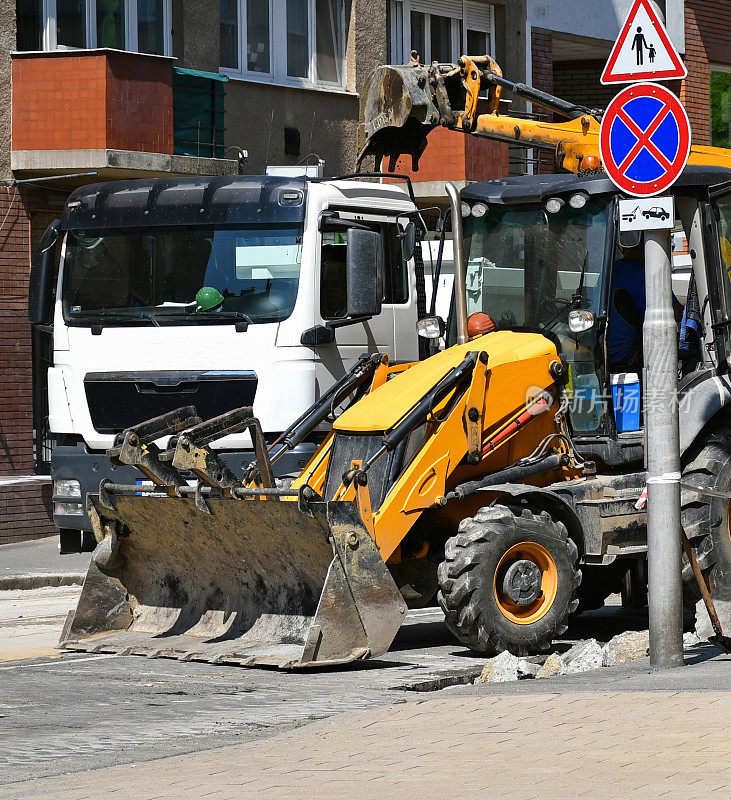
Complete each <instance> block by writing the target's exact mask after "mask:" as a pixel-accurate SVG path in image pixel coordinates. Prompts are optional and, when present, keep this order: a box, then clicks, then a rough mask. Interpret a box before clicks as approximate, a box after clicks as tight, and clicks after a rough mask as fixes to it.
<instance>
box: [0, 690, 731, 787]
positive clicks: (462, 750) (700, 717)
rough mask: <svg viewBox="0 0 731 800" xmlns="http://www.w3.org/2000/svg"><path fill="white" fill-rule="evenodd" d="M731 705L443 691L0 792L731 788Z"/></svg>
mask: <svg viewBox="0 0 731 800" xmlns="http://www.w3.org/2000/svg"><path fill="white" fill-rule="evenodd" d="M730 716H731V695H730V694H729V693H728V692H713V691H708V692H693V691H687V692H662V691H660V692H649V691H648V692H592V693H587V692H579V693H560V694H559V693H531V694H530V695H512V696H510V695H502V696H495V695H490V694H485V695H482V696H468V697H459V696H439V697H436V698H433V699H431V698H430V699H426V700H423V701H421V702H419V701H412V702H408V703H406V704H402V705H397V706H391V707H387V708H382V709H379V710H369V711H356V712H352V713H347V714H341V715H338V716H336V717H333V718H330V719H328V720H323V721H320V722H316V723H313V724H311V725H308V726H307V727H306V728H303V729H299V730H294V731H289V732H287V733H283V734H280V735H278V736H276V737H273V738H270V739H266V740H264V741H259V742H251V743H248V744H244V745H242V746H238V747H222V748H216V749H213V750H208V751H205V752H201V753H196V754H190V755H185V756H175V757H172V758H165V759H160V760H157V761H152V762H147V763H143V764H128V765H125V766H119V767H113V768H110V769H105V770H94V771H91V772H86V773H83V774H74V775H68V776H58V777H56V778H52V779H43V780H34V781H29V782H24V783H19V784H13V785H12V786H8V787H7V788H6V789H5V790H2V789H0V797H2V798H3V800H5V798H8V800H10V798H12V800H25V799H26V798H33V800H39V798H46V797H48V798H50V797H53V798H55V800H84V798H102V797H108V796H110V795H113V794H116V793H119V794H120V795H123V796H124V797H125V798H126V800H153V798H173V797H174V798H202V797H210V798H220V799H221V800H223V798H231V799H232V800H233V799H234V798H235V800H241V798H247V799H248V798H277V800H287V799H288V798H293V799H294V798H298V799H299V798H303V799H304V798H322V799H323V800H327V799H328V798H333V799H334V798H382V797H384V796H386V795H387V796H388V797H389V798H391V800H395V799H396V798H413V797H419V798H420V800H429V799H430V798H435V800H436V799H437V798H439V799H440V800H442V799H443V798H452V797H467V796H468V795H471V794H473V793H478V795H477V796H479V797H497V796H500V797H502V796H509V797H510V798H511V800H523V798H525V799H526V800H527V799H528V798H541V800H546V798H561V800H564V799H565V798H602V800H610V798H617V799H619V798H621V800H632V798H638V799H641V800H648V798H684V800H694V798H698V800H701V799H702V800H709V798H714V797H719V798H722V797H728V794H729V786H731V737H729V717H730Z"/></svg>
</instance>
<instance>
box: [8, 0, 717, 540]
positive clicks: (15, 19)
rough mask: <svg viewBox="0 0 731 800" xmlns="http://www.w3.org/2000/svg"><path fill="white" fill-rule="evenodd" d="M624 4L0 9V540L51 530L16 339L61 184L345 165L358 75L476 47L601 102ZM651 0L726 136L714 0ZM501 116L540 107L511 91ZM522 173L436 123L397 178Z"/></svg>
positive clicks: (511, 67)
mask: <svg viewBox="0 0 731 800" xmlns="http://www.w3.org/2000/svg"><path fill="white" fill-rule="evenodd" d="M630 3H631V0H586V1H585V2H582V3H578V4H577V3H576V2H573V1H572V0H543V1H541V0H493V1H492V2H487V1H486V0H6V2H3V3H0V288H2V293H0V369H2V377H3V380H2V381H0V543H4V542H8V541H13V540H16V539H25V538H32V537H35V536H42V535H48V534H51V533H53V532H54V529H53V525H52V522H51V494H50V486H49V485H48V483H44V482H43V480H42V476H44V475H47V474H48V468H49V454H50V447H51V446H52V444H53V442H52V441H51V439H50V436H49V435H48V428H47V408H46V405H45V399H44V398H45V370H46V368H47V365H48V363H49V359H50V357H51V353H50V334H49V331H48V330H35V331H32V330H31V328H30V326H29V325H28V323H27V314H26V308H27V295H28V278H29V269H30V259H31V252H32V249H33V246H34V244H35V243H36V242H37V241H38V239H39V238H40V236H41V235H42V233H43V231H44V230H45V229H46V227H47V225H48V224H49V223H50V222H51V221H52V220H53V219H54V218H57V217H58V216H59V214H60V212H61V209H62V207H63V204H64V201H65V199H66V197H67V196H68V193H69V192H70V191H71V190H72V189H73V188H75V187H76V186H78V185H80V184H83V183H91V182H95V181H98V180H115V179H120V178H128V177H135V176H139V177H145V176H148V177H149V176H166V175H167V176H169V175H185V174H193V175H195V174H222V175H225V174H236V173H237V172H245V173H250V174H257V173H261V172H262V171H263V170H264V168H265V166H266V165H267V164H285V165H296V164H301V163H305V162H308V160H309V163H312V162H313V161H314V160H315V159H317V158H320V159H323V160H324V164H325V166H324V170H325V174H326V175H336V174H342V173H345V172H349V171H351V170H352V169H353V167H354V164H355V161H356V157H357V153H358V150H359V146H360V145H361V144H362V142H361V141H360V139H359V113H360V92H361V91H362V88H363V85H364V83H365V81H366V79H367V77H368V75H369V74H370V72H371V70H372V69H373V68H374V67H375V66H377V65H378V64H382V63H387V62H405V61H406V60H407V59H408V57H409V54H410V53H411V51H416V52H417V53H418V54H419V56H420V58H421V59H422V61H431V60H438V61H454V60H455V59H456V58H457V57H458V56H459V55H460V53H461V52H468V53H471V54H478V53H484V52H487V53H489V54H491V55H493V56H494V57H495V58H496V60H497V61H498V63H499V64H500V65H501V66H502V68H503V71H504V74H505V76H506V77H508V78H510V79H511V80H513V81H516V82H527V83H532V84H534V85H535V86H537V87H538V88H541V89H544V90H546V91H550V92H553V93H555V94H558V95H560V96H562V97H564V98H566V99H568V100H573V101H575V102H580V103H584V104H587V105H592V106H601V105H604V104H606V103H607V102H608V100H609V99H610V98H611V96H612V94H613V91H612V90H611V89H606V88H603V87H601V86H600V84H599V74H600V71H601V68H602V66H603V64H604V62H605V60H606V57H607V55H608V53H609V50H610V48H611V44H612V42H613V40H614V38H615V37H616V35H617V33H618V31H619V27H620V25H621V22H622V20H623V18H624V15H625V14H626V12H627V9H628V7H629V5H630ZM659 5H660V6H661V8H662V10H663V12H664V13H665V14H666V19H667V26H668V29H669V32H670V35H671V37H672V39H673V41H674V43H675V45H676V47H677V48H678V50H679V51H680V52H681V54H683V56H684V58H685V60H686V64H687V66H688V70H689V76H688V80H687V81H686V82H685V83H684V85H683V87H682V88H680V89H679V91H680V92H681V96H682V98H683V100H684V102H685V104H686V107H687V108H688V111H689V115H690V118H691V122H692V125H693V132H694V140H695V141H696V142H698V143H702V144H708V143H710V144H717V145H719V146H728V143H729V138H730V131H731V44H729V43H730V42H731V37H730V36H729V25H730V24H731V23H730V22H729V19H730V18H731V17H730V15H729V12H730V11H731V0H713V2H711V0H686V2H682V0H666V2H664V3H660V4H659ZM506 108H509V109H510V112H511V113H513V112H517V113H520V114H524V113H529V114H530V113H532V114H539V115H540V114H542V113H544V112H542V111H541V110H540V109H535V108H530V107H529V106H528V107H526V105H525V104H523V103H522V102H521V101H515V100H513V101H511V103H510V105H509V106H506ZM244 152H245V153H246V156H245V155H244ZM542 166H543V167H544V168H548V169H551V168H552V165H551V164H547V163H543V164H542ZM409 167H410V165H409V164H400V165H399V169H400V170H403V171H406V172H407V173H408V172H409V171H410V169H409ZM538 167H539V163H538V161H537V160H536V159H533V158H532V156H531V154H530V153H528V154H526V153H525V152H523V151H521V152H518V151H517V150H513V149H510V150H509V149H508V147H507V146H506V145H502V144H497V143H492V142H488V141H484V140H482V141H481V140H477V139H475V138H471V137H465V138H463V137H460V136H458V135H456V134H454V133H449V132H446V131H443V130H440V129H437V130H435V131H434V132H433V133H432V134H431V135H430V147H429V148H428V149H427V151H426V153H425V154H424V156H423V157H422V161H421V168H420V170H419V172H418V173H412V178H413V180H414V183H415V188H416V193H417V195H418V196H419V197H420V198H422V199H423V200H424V202H425V203H428V202H429V201H431V200H433V199H434V198H437V197H440V196H443V186H444V182H445V180H450V179H451V180H456V181H457V182H458V183H466V182H468V181H474V180H482V179H486V178H491V177H499V176H503V175H506V174H508V172H510V171H512V172H516V171H519V172H520V171H523V172H524V171H531V170H535V169H537V168H538ZM33 476H41V479H40V482H33V481H32V479H33ZM19 479H30V480H29V481H26V482H22V483H18V482H17V481H18V480H19ZM11 480H12V481H13V483H12V485H9V482H10V481H11Z"/></svg>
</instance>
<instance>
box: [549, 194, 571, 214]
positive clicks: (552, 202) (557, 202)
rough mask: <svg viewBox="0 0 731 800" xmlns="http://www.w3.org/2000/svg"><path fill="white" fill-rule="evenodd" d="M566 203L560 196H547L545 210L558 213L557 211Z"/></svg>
mask: <svg viewBox="0 0 731 800" xmlns="http://www.w3.org/2000/svg"><path fill="white" fill-rule="evenodd" d="M565 205H566V203H565V202H564V201H563V200H562V199H561V198H560V197H549V198H548V200H546V211H548V213H549V214H558V212H559V211H560V210H561V209H562V208H563V207H564V206H565Z"/></svg>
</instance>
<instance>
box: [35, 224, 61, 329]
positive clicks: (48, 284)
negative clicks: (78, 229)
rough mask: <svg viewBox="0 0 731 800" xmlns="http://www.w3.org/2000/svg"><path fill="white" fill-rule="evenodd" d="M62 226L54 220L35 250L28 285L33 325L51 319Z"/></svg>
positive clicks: (43, 323) (42, 323)
mask: <svg viewBox="0 0 731 800" xmlns="http://www.w3.org/2000/svg"><path fill="white" fill-rule="evenodd" d="M60 228H61V222H60V220H54V221H53V222H52V223H51V224H50V225H49V226H48V228H47V229H46V232H45V233H44V234H43V236H41V238H40V241H39V242H38V244H37V245H36V246H35V249H34V250H33V263H32V265H31V269H30V283H29V287H28V320H29V321H30V323H31V325H47V324H48V323H49V322H50V321H51V316H52V313H53V277H54V273H55V271H56V244H57V242H58V238H59V233H60Z"/></svg>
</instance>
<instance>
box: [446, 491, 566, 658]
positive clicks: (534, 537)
mask: <svg viewBox="0 0 731 800" xmlns="http://www.w3.org/2000/svg"><path fill="white" fill-rule="evenodd" d="M519 545H523V546H525V547H526V548H528V549H529V551H530V549H535V551H536V552H538V553H543V554H548V556H550V560H551V561H552V562H553V566H554V568H555V572H554V576H555V595H554V596H553V600H552V601H550V605H549V604H548V603H549V599H550V595H549V599H543V600H542V598H546V595H545V594H544V592H543V591H541V592H540V595H539V597H538V598H537V600H536V601H535V603H537V604H539V606H540V608H541V610H540V612H536V618H535V619H534V620H531V621H529V622H516V621H514V619H511V618H510V617H509V616H508V615H507V613H508V611H509V608H507V604H506V603H505V601H503V602H502V604H501V602H500V600H499V599H498V589H497V586H498V584H499V583H500V582H501V580H502V578H501V576H505V569H506V568H507V569H509V568H510V563H511V562H510V561H508V562H507V563H506V562H504V556H508V558H510V556H509V552H510V551H513V552H516V553H517V555H516V558H517V559H520V560H524V559H525V558H526V556H525V554H521V553H520V548H517V550H514V548H516V546H519ZM578 555H579V553H578V549H577V547H576V544H575V543H574V542H573V541H571V539H570V538H569V537H568V533H567V531H566V527H565V526H564V524H563V523H562V522H559V521H557V520H554V519H552V518H551V516H550V515H549V514H548V513H546V512H545V511H543V512H540V513H533V512H532V511H530V510H529V509H527V508H523V509H518V508H511V507H508V506H504V505H494V506H489V507H486V508H481V509H480V510H479V511H478V512H477V514H476V515H475V516H474V517H470V518H468V519H465V520H462V522H461V523H460V526H459V532H458V533H457V535H456V536H453V537H452V538H451V539H449V540H448V541H447V543H446V545H445V548H444V556H445V558H444V561H443V562H442V563H441V564H440V565H439V569H438V578H439V587H440V588H439V592H438V594H437V600H438V602H439V605H440V606H441V608H442V610H443V611H444V614H445V617H446V623H447V627H448V628H449V630H450V631H451V632H452V633H453V634H454V636H455V637H456V638H457V639H458V640H459V641H460V642H461V643H462V644H464V645H466V646H467V647H469V648H470V649H472V650H475V651H477V652H478V653H486V654H488V655H497V654H498V653H500V652H502V651H503V650H509V651H510V652H511V653H513V655H516V656H526V655H531V654H539V653H542V652H546V651H547V650H549V649H550V647H551V642H552V641H553V639H554V638H555V637H556V636H561V635H562V634H563V633H565V632H566V629H567V627H568V625H567V620H568V617H569V614H570V613H571V612H573V611H575V610H576V607H577V605H578V600H577V599H576V589H577V588H578V586H579V584H580V583H581V571H580V570H578V569H577V567H576V563H577V561H578ZM501 562H503V563H502V564H501ZM543 574H544V573H542V578H541V581H542V583H541V589H542V588H543V587H544V586H545V585H546V583H545V577H543ZM551 594H552V595H553V594H554V592H551ZM541 603H542V606H541V605H540V604H541ZM506 608H507V611H506ZM531 608H536V606H535V605H534V606H530V607H529V606H515V609H516V610H517V611H518V612H520V613H523V609H525V611H530V610H531Z"/></svg>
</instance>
